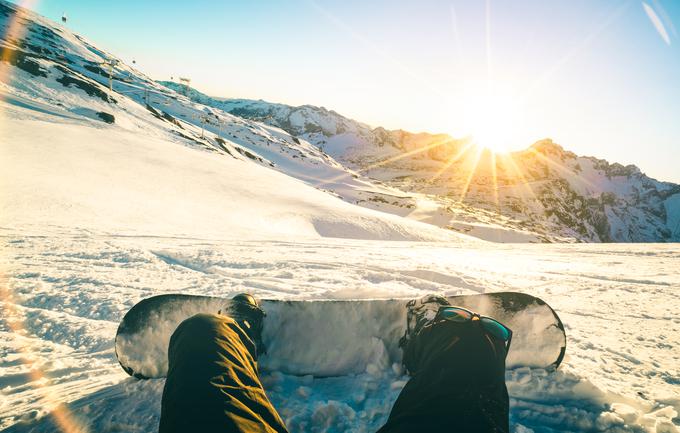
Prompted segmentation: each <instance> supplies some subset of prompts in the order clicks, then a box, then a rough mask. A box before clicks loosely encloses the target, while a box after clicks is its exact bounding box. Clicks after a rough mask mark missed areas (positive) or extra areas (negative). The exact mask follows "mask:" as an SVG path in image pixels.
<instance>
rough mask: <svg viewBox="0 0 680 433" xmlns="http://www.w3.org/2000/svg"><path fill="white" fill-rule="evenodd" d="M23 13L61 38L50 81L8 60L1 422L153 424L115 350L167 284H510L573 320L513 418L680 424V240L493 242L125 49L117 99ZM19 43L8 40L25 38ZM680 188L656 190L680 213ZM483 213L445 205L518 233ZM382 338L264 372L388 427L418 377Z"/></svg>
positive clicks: (285, 388)
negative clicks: (146, 68)
mask: <svg viewBox="0 0 680 433" xmlns="http://www.w3.org/2000/svg"><path fill="white" fill-rule="evenodd" d="M0 6H1V7H2V8H5V9H8V8H9V9H12V8H13V7H14V6H12V5H11V4H8V3H5V2H3V1H0ZM10 15H11V14H10ZM4 17H5V15H3V16H2V17H0V24H1V25H2V26H3V27H2V28H1V29H0V35H3V37H4V34H5V32H4V31H3V30H5V29H6V28H7V20H6V19H5V18H4ZM24 18H25V20H26V22H27V23H30V25H31V26H32V27H34V26H35V25H37V24H39V25H41V26H43V27H44V28H43V30H44V29H47V30H49V31H51V32H52V33H53V35H52V36H49V39H50V40H49V41H47V40H46V39H41V37H42V36H40V35H41V34H44V33H45V32H44V31H43V32H39V31H31V32H28V33H29V34H30V36H31V38H32V39H31V42H32V43H34V44H38V45H39V46H41V47H42V48H48V53H47V54H45V58H44V59H40V62H39V63H40V66H41V67H42V68H43V69H44V71H45V75H47V76H46V77H43V76H33V75H31V74H29V73H28V72H26V71H24V70H20V69H18V68H17V67H15V66H11V65H10V64H8V63H7V62H5V61H2V62H0V78H2V80H0V116H1V117H0V128H1V129H2V131H1V132H0V173H2V175H0V193H1V194H2V196H1V200H0V239H1V240H0V245H1V247H0V248H1V250H0V251H1V253H0V310H1V311H2V314H1V315H0V396H1V398H0V429H3V431H7V432H27V431H36V432H51V431H55V430H64V431H92V432H95V431H96V432H106V431H129V432H133V431H140V432H148V431H155V430H156V429H157V425H158V417H159V410H160V396H161V392H162V388H163V381H162V380H152V381H138V380H135V379H132V378H130V377H128V376H127V375H126V374H125V373H124V372H123V371H122V369H121V368H120V366H119V365H118V363H117V361H116V358H115V355H114V347H113V344H114V342H113V338H114V335H115V332H116V329H117V326H118V323H119V321H120V319H121V318H122V317H123V315H124V314H125V312H126V311H127V310H128V309H129V308H130V307H132V306H133V305H134V304H135V303H136V302H138V301H139V300H141V299H143V298H146V297H149V296H152V295H155V294H161V293H178V292H179V293H192V294H204V295H215V296H229V295H232V294H235V293H238V292H244V291H248V292H252V293H254V294H256V295H258V296H260V297H262V298H279V299H362V298H409V297H414V296H421V295H423V294H426V293H433V292H434V293H441V294H444V295H453V294H457V293H475V292H484V291H500V290H514V291H524V292H527V293H531V294H533V295H536V296H539V297H541V298H543V299H545V300H546V301H547V302H549V303H550V304H551V305H552V306H553V307H554V308H555V309H556V310H557V312H558V313H559V314H560V316H561V317H562V320H563V322H564V324H565V326H566V329H567V335H568V348H567V357H566V358H565V362H564V364H563V366H562V367H561V368H560V369H559V370H558V371H556V372H552V373H549V372H546V371H545V370H542V369H532V368H514V369H509V370H508V372H507V375H506V378H507V382H508V388H509V391H510V395H511V422H512V426H513V430H514V431H515V432H522V433H524V432H531V431H533V432H537V433H538V432H554V431H612V432H617V431H621V432H624V431H625V432H650V433H651V432H656V433H661V432H677V431H680V427H679V426H680V418H679V417H678V412H680V397H678V396H679V395H680V351H678V349H677V347H678V343H680V341H679V340H680V318H679V316H678V311H680V298H678V296H677V288H678V286H679V285H680V276H679V275H678V272H677V269H680V252H679V251H678V248H677V244H668V245H655V244H635V245H632V244H620V245H607V244H602V245H585V244H579V245H560V244H555V245H518V244H495V243H489V242H483V241H480V240H476V239H473V238H471V237H468V236H464V235H460V234H456V233H453V232H452V231H450V230H443V229H440V228H438V227H435V226H433V225H429V224H425V223H422V222H418V221H413V220H409V219H407V218H403V217H402V216H400V215H404V216H408V214H409V213H413V216H414V218H416V219H419V220H427V219H428V218H431V219H433V220H435V219H437V218H443V217H442V216H441V215H438V214H437V213H436V212H438V211H436V210H433V209H437V207H436V206H433V207H432V208H431V209H430V210H431V212H429V211H428V209H426V206H424V207H420V208H419V209H414V210H412V211H411V208H410V207H408V206H401V205H403V204H409V203H411V201H412V202H416V203H417V202H418V201H419V200H424V198H423V197H421V196H418V195H417V194H407V195H405V196H403V197H402V199H403V201H401V202H400V203H398V204H397V205H393V204H392V203H393V201H394V200H396V199H395V197H400V194H401V192H400V191H399V190H396V189H394V188H390V187H386V186H384V185H380V184H379V183H376V182H372V181H370V179H367V178H365V177H361V176H358V175H356V173H354V172H352V171H351V170H348V169H347V168H345V167H343V166H342V165H341V164H339V163H338V162H337V161H336V160H334V159H333V158H332V157H330V156H328V155H326V154H324V153H323V152H321V151H320V150H318V149H316V148H315V147H314V146H312V145H311V144H310V143H309V142H307V141H305V140H301V139H297V138H296V137H292V136H290V135H289V134H287V133H284V132H283V131H281V130H280V129H277V128H275V127H271V126H266V125H263V124H260V123H258V122H253V121H247V120H244V119H240V118H237V117H235V116H231V115H229V114H227V113H224V112H220V111H219V110H216V109H215V110H214V111H211V110H212V109H211V108H210V107H206V106H204V105H201V104H199V103H194V102H191V101H189V100H188V99H187V98H186V97H184V96H181V95H178V94H177V93H175V92H173V91H171V90H169V89H166V88H165V87H163V86H161V85H159V84H157V83H154V82H153V81H151V80H150V79H148V77H145V76H144V75H143V74H141V73H139V71H136V70H134V69H133V68H130V67H128V66H126V65H125V64H124V63H121V64H120V65H119V66H118V67H117V69H116V74H117V78H116V79H115V80H114V95H113V97H114V98H115V99H116V100H117V103H115V104H114V103H111V102H108V101H106V100H104V99H102V98H99V97H93V96H89V95H88V94H87V93H86V92H85V91H84V90H83V89H81V88H78V87H77V86H73V85H71V86H68V87H65V86H63V85H61V84H57V81H56V80H57V79H60V78H62V77H63V76H68V77H71V78H78V79H81V80H84V82H86V83H87V84H88V85H89V86H91V88H92V89H95V90H99V91H104V92H106V91H107V90H106V87H107V83H106V82H107V81H108V80H107V79H106V78H104V77H102V76H100V75H98V74H97V73H93V72H88V70H87V68H86V67H85V65H86V63H84V62H85V61H88V62H95V63H96V62H101V61H104V60H106V59H109V58H114V57H113V56H111V55H109V54H107V53H105V52H102V51H101V50H98V49H96V48H95V47H94V46H93V45H92V44H90V43H88V42H86V41H85V40H84V39H82V38H80V37H77V36H75V35H74V34H72V33H71V32H70V31H68V30H66V29H64V28H63V27H62V26H60V25H58V24H55V23H52V22H50V21H48V20H46V19H44V18H41V17H38V16H36V15H34V14H29V13H27V14H25V16H24ZM33 30H35V29H33ZM47 34H51V33H49V32H47ZM36 35H38V36H36ZM13 36H16V35H13ZM16 39H17V40H18V39H19V38H16ZM8 40H9V39H8V38H4V39H3V40H2V44H3V46H9V47H12V49H15V48H17V47H16V46H15V45H14V42H17V41H16V40H13V42H12V41H9V42H8ZM61 57H63V58H64V59H66V60H61ZM50 59H51V60H50ZM59 65H68V66H69V68H71V69H69V70H68V71H67V72H63V71H62V70H61V69H59V68H58V66H59ZM67 74H68V75H67ZM7 77H9V78H7ZM102 89H103V90H102ZM140 89H150V90H152V91H153V96H152V99H153V101H152V102H151V105H152V107H153V110H155V111H156V113H159V111H158V110H161V109H162V110H163V111H165V112H166V114H168V115H169V116H171V118H174V121H173V120H169V119H167V118H165V120H163V116H160V117H159V116H156V115H155V114H154V113H152V112H151V110H149V109H147V108H145V105H144V96H143V92H140ZM134 92H136V93H134ZM154 98H155V99H154ZM284 108H285V107H284ZM97 112H105V113H107V114H112V115H114V116H115V123H114V124H112V125H109V124H106V123H104V122H102V121H101V120H99V119H97V118H96V115H95V113H97ZM205 113H209V114H211V115H213V116H216V117H215V118H216V119H219V120H220V122H221V123H220V124H219V125H205V129H206V130H207V132H205V134H204V135H205V137H204V138H201V135H202V134H201V125H200V121H199V120H197V119H198V116H199V115H203V114H205ZM329 113H331V112H329ZM329 116H330V115H329ZM328 118H330V117H328ZM319 121H320V122H321V121H323V122H326V121H327V119H326V120H324V119H320V120H319ZM329 122H330V120H329ZM328 126H329V127H331V126H333V124H332V123H329V124H328ZM350 126H351V125H350ZM218 135H219V137H221V138H222V141H223V144H220V143H219V141H218V140H217V138H219V137H218ZM295 139H297V141H296V140H295ZM331 147H333V148H334V149H335V148H336V147H337V148H339V144H338V143H332V145H331ZM272 165H273V166H272ZM355 176H356V177H355ZM594 180H597V179H594ZM611 188H618V186H616V185H611ZM326 190H331V192H330V193H329V192H328V191H326ZM338 196H340V197H338ZM375 197H382V198H383V199H385V198H384V197H389V206H393V208H394V209H392V210H393V211H395V213H398V214H399V215H396V214H387V213H383V212H378V211H376V210H374V209H368V208H365V207H360V206H356V205H355V204H354V203H357V202H358V201H360V200H363V201H366V202H369V207H370V203H374V202H372V201H371V199H372V198H375ZM677 197H678V196H677V195H675V196H671V197H669V199H668V200H667V201H666V202H665V203H664V205H665V206H666V209H667V211H668V212H669V214H670V213H672V214H673V215H675V216H677V215H678V209H680V207H679V206H678V202H677V200H678V199H677ZM341 198H342V199H344V201H343V200H342V199H341ZM402 199H400V200H402ZM385 200H386V199H385ZM363 204H366V203H363ZM382 208H383V209H388V208H389V207H388V206H386V207H382ZM454 211H456V212H457V210H454ZM464 211H465V210H461V213H464ZM428 212H429V213H428ZM482 216H483V218H481V219H475V218H476V217H475V218H473V219H471V220H466V219H465V218H464V217H460V216H459V215H457V214H456V215H453V216H451V215H449V220H451V221H453V222H455V221H456V220H457V219H459V217H460V219H461V224H462V223H471V225H472V223H474V224H478V223H479V222H480V221H482V222H484V223H489V224H488V225H487V226H486V227H485V226H484V225H475V226H474V227H473V231H474V234H475V235H477V236H480V237H484V236H487V237H488V238H491V237H493V236H494V233H500V234H501V235H503V236H505V235H504V234H503V233H502V232H501V230H499V229H498V228H497V227H496V226H494V225H492V224H490V223H492V222H493V218H495V216H493V215H491V213H489V214H483V215H482ZM675 216H673V218H675V219H673V221H674V222H677V218H676V217H675ZM492 217H493V218H492ZM452 218H453V219H452ZM437 221H439V220H437ZM447 221H448V220H447ZM461 229H463V230H465V229H466V228H465V227H463V226H462V225H461ZM487 229H488V230H492V231H488V230H487ZM507 236H508V237H509V238H510V239H514V238H512V237H511V235H507ZM513 236H514V235H513ZM522 236H524V235H523V234H522ZM526 236H527V238H528V237H529V236H530V234H527V235H526ZM675 236H677V230H676V234H675ZM345 337H347V336H345ZM349 340H351V338H350V339H349ZM374 343H375V345H374V346H371V347H362V348H360V349H365V350H358V351H357V352H356V353H363V354H364V355H366V354H375V355H376V356H375V357H374V358H373V359H372V360H371V362H367V363H366V367H365V368H364V369H363V370H362V371H353V372H351V374H347V375H343V376H339V377H333V378H325V379H319V378H313V377H311V376H304V377H300V376H292V375H289V374H286V373H284V372H283V371H276V370H283V367H271V368H270V370H274V371H268V372H266V373H265V376H264V377H263V382H264V384H265V386H266V388H267V390H268V392H269V395H270V396H271V399H272V401H273V402H274V404H275V405H276V407H277V408H278V409H279V410H280V413H281V414H282V416H283V418H284V419H285V420H286V422H287V424H288V426H289V427H290V429H291V431H309V432H315V431H319V432H323V431H326V432H362V431H375V430H376V429H377V428H378V427H379V426H380V425H381V424H382V423H383V422H384V421H385V419H386V417H387V415H388V413H389V410H390V408H391V405H392V403H393V401H394V400H395V399H396V396H397V395H398V393H399V391H400V389H401V388H402V387H403V385H404V383H405V381H406V380H407V378H406V377H405V376H404V375H403V371H402V370H401V368H400V366H399V365H398V362H394V361H395V360H394V359H393V358H392V357H385V356H382V355H381V354H384V352H381V347H382V346H381V342H379V341H375V342H374ZM291 344H293V345H294V346H291V348H290V349H291V350H293V349H296V350H298V351H299V352H301V353H303V354H304V356H305V359H307V360H308V361H310V360H313V359H314V358H315V357H321V355H322V354H319V353H315V348H314V347H308V346H307V345H305V341H304V339H300V340H299V341H297V342H295V341H293V342H291ZM367 359H368V358H367ZM354 360H355V359H351V358H350V359H345V360H344V362H345V363H346V365H351V362H352V361H354ZM310 362H311V361H310Z"/></svg>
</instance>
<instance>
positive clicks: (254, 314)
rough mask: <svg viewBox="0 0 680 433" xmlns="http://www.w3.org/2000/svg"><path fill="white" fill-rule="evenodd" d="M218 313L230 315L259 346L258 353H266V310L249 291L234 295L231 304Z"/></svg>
mask: <svg viewBox="0 0 680 433" xmlns="http://www.w3.org/2000/svg"><path fill="white" fill-rule="evenodd" d="M217 314H222V315H225V316H229V317H231V318H232V319H234V320H235V321H236V323H238V324H239V326H240V327H241V329H243V331H244V332H245V333H246V334H247V335H248V337H250V339H251V340H253V343H255V346H257V354H258V355H262V354H264V353H266V351H267V350H266V347H265V346H264V343H263V342H262V327H263V325H264V317H265V316H266V314H265V312H264V310H262V308H260V305H259V304H258V302H257V299H255V297H254V296H253V295H251V294H249V293H240V294H238V295H236V296H234V297H233V298H232V299H231V300H230V302H229V304H228V305H227V306H226V307H225V308H224V309H222V310H220V311H218V312H217Z"/></svg>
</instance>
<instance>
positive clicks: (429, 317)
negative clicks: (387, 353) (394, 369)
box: [399, 295, 451, 370]
mask: <svg viewBox="0 0 680 433" xmlns="http://www.w3.org/2000/svg"><path fill="white" fill-rule="evenodd" d="M447 305H451V303H450V302H449V300H448V299H446V298H445V297H443V296H439V295H425V296H423V297H422V298H420V299H413V300H410V301H409V302H408V303H407V304H406V332H405V333H404V336H403V337H401V339H400V340H399V347H400V348H401V350H402V353H403V354H405V353H406V349H407V347H408V345H409V343H410V342H411V341H413V340H414V339H415V337H416V336H417V335H418V334H419V333H420V331H421V330H422V329H423V328H424V327H425V326H427V325H429V324H431V323H432V321H433V320H434V318H435V316H436V315H437V312H438V311H439V308H440V307H442V306H447ZM403 361H404V365H405V366H406V369H407V370H409V368H408V367H409V366H408V365H406V357H404V358H403Z"/></svg>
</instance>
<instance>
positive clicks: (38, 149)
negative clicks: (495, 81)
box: [0, 3, 463, 241]
mask: <svg viewBox="0 0 680 433" xmlns="http://www.w3.org/2000/svg"><path fill="white" fill-rule="evenodd" d="M0 6H2V8H3V9H2V11H3V13H4V14H10V16H12V7H11V6H9V5H6V4H4V3H3V4H0ZM16 19H17V20H19V22H21V23H22V28H23V29H24V32H23V36H24V39H17V38H15V37H13V36H12V35H8V36H7V37H5V39H4V42H3V48H2V49H3V52H4V53H5V55H4V57H3V58H6V59H9V61H6V62H1V63H0V68H1V69H0V73H2V76H3V77H7V79H5V80H3V82H2V87H1V89H0V91H2V102H0V103H1V104H3V110H2V111H3V114H4V116H5V118H6V123H7V125H6V127H7V128H11V131H12V134H10V135H9V136H4V137H3V140H2V145H3V156H4V157H3V161H2V164H3V171H4V175H5V176H6V179H12V184H11V188H9V189H8V190H7V193H6V196H5V197H4V199H3V201H2V204H1V206H2V217H1V218H2V223H3V225H4V226H7V227H29V226H32V225H41V224H45V223H49V224H51V225H56V226H65V227H66V226H67V227H78V228H80V229H94V228H96V229H100V230H101V229H103V230H108V231H118V232H120V231H130V232H136V233H140V232H144V233H149V234H165V235H168V234H172V233H175V234H182V235H192V236H207V235H213V236H218V237H225V238H233V237H240V236H242V235H246V234H247V235H250V236H256V237H268V238H272V237H277V238H279V237H282V236H285V237H313V236H331V237H333V236H336V237H353V238H362V239H391V240H423V239H426V240H447V241H452V240H456V239H458V240H460V239H463V237H461V236H458V235H455V234H453V233H449V232H446V231H444V230H440V229H437V228H435V227H432V226H429V225H426V224H421V223H415V222H412V221H408V220H404V219H401V218H399V217H396V216H394V215H390V214H381V213H378V212H374V211H370V210H367V209H363V208H360V207H357V206H352V205H350V204H348V203H346V202H343V201H341V200H339V199H338V198H337V197H334V196H332V195H330V194H327V193H325V192H322V191H320V190H319V189H315V188H312V187H310V186H309V185H307V184H305V183H303V182H300V181H296V180H294V179H291V178H290V177H288V176H286V175H283V174H281V173H279V172H277V171H275V170H272V169H271V168H272V166H273V165H274V166H276V165H277V164H280V165H281V166H283V167H285V169H286V171H288V172H293V173H299V174H300V176H302V174H304V175H306V176H309V177H321V178H326V177H333V176H336V175H337V174H338V173H343V174H347V171H346V170H344V169H343V168H342V167H341V166H340V165H339V164H337V163H336V162H334V161H333V160H332V159H331V158H329V157H327V156H324V155H323V154H321V153H320V152H319V151H318V150H316V149H315V148H313V147H312V146H310V145H309V144H308V143H299V142H297V143H296V142H295V141H294V140H293V139H292V138H291V137H290V136H289V135H288V134H287V133H285V132H283V131H280V130H275V129H273V128H269V127H266V126H264V125H261V124H256V123H253V122H248V121H244V120H242V119H238V118H234V117H233V116H230V115H228V114H224V113H222V115H221V116H220V115H218V117H217V118H218V119H219V120H222V121H223V122H222V123H223V124H222V125H220V127H223V128H224V130H225V131H224V138H220V137H219V136H218V135H215V134H211V133H205V132H202V131H200V127H198V126H196V125H195V124H192V123H191V122H189V121H187V122H184V121H182V120H179V119H181V118H183V117H186V118H189V119H193V122H195V123H197V124H198V125H200V124H201V122H202V119H201V118H199V114H201V115H207V114H212V112H211V111H210V109H209V108H208V107H204V106H200V105H197V104H194V103H191V102H189V101H188V100H186V99H184V100H183V99H182V98H181V97H180V96H179V95H177V94H174V92H170V91H168V90H167V89H166V90H163V89H159V87H160V86H158V85H157V84H155V83H153V82H151V81H149V80H148V79H147V78H146V77H144V76H143V75H141V74H139V73H137V72H136V71H134V70H132V69H131V68H129V67H127V66H125V65H123V64H122V63H118V65H117V66H116V69H115V72H114V74H115V76H116V79H115V80H114V84H113V90H114V91H113V92H109V91H108V89H107V88H106V87H105V86H104V85H103V84H106V82H107V80H106V79H104V77H103V76H102V75H101V71H100V70H98V69H96V68H99V67H100V66H99V62H102V61H104V60H107V59H112V58H113V56H111V55H108V54H106V53H103V52H101V51H99V50H97V49H95V48H93V46H92V45H91V44H89V43H87V42H85V41H84V40H83V39H82V38H80V37H78V36H75V35H73V34H71V33H70V32H68V31H67V30H65V29H63V28H60V27H59V26H54V25H52V24H50V23H49V22H47V21H45V20H43V19H41V18H39V17H37V16H34V15H31V14H28V15H27V16H26V17H21V16H18V17H17V18H16ZM8 23H9V22H8V21H7V20H5V31H3V32H0V34H4V33H6V32H7V29H8V28H9V26H8ZM7 53H9V54H7ZM139 88H143V89H145V90H144V91H142V92H140V91H139ZM161 90H162V91H164V92H166V93H160V91H161ZM168 92H170V93H169V94H168ZM149 94H151V95H152V96H149ZM166 95H169V96H166ZM163 98H164V99H163ZM155 99H162V101H163V103H161V104H157V105H158V107H154V105H153V104H154V103H156V101H155ZM147 102H148V105H147V104H146V103H147ZM175 116H177V117H175ZM194 117H196V118H197V119H195V118H194ZM213 118H215V117H214V116H213ZM105 120H109V121H108V122H107V121H105ZM215 127H217V126H215ZM206 129H210V126H206ZM254 141H258V142H259V145H258V146H257V150H258V151H259V154H255V153H254V152H251V151H250V150H249V149H248V148H247V147H246V146H245V144H251V145H252V143H248V142H254ZM295 146H297V147H295ZM251 147H254V146H251ZM270 148H273V149H275V150H269V149H270ZM303 151H304V152H303ZM305 152H306V153H305ZM298 158H299V159H300V160H302V159H303V158H304V159H305V161H304V162H300V163H298V162H296V159H298ZM308 161H309V162H308ZM348 177H349V178H350V179H351V176H348ZM343 185H344V186H346V187H347V189H351V188H353V187H358V186H359V185H360V184H359V183H358V182H357V183H355V184H351V185H350V184H348V183H344V184H343ZM360 186H361V187H362V188H371V185H370V184H361V185H360ZM102 191H106V193H104V194H102ZM28 196H31V197H32V199H31V200H27V199H26V197H28Z"/></svg>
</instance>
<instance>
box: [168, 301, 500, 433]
mask: <svg viewBox="0 0 680 433" xmlns="http://www.w3.org/2000/svg"><path fill="white" fill-rule="evenodd" d="M255 354H256V350H255V345H254V344H253V342H252V341H251V340H250V338H248V336H247V335H246V334H245V332H243V330H242V329H241V328H240V327H239V325H238V324H237V323H236V322H235V321H234V320H232V319H230V318H228V317H225V316H219V315H209V314H199V315H196V316H194V317H191V318H189V319H187V320H185V321H184V322H182V323H181V324H180V326H179V327H178V328H177V330H176V331H175V333H174V334H173V335H172V338H171V339H170V347H169V351H168V361H169V369H168V377H167V380H166V382H165V388H164V389H163V399H162V403H161V420H160V427H159V432H160V433H175V432H204V433H256V432H257V433H287V429H286V427H285V425H284V423H283V421H282V419H281V417H280V416H279V414H278V413H277V411H276V409H274V407H273V406H272V404H271V402H270V401H269V399H268V398H267V395H266V394H265V390H264V387H263V386H262V383H261V382H260V379H259V376H258V369H257V360H256V355H255ZM404 356H405V358H404V360H405V363H406V365H407V367H408V369H409V372H410V373H411V376H412V377H411V379H410V380H409V381H408V383H407V384H406V386H405V387H404V389H403V390H402V392H401V394H400V395H399V397H398V398H397V401H396V402H395V404H394V406H393V408H392V411H391V413H390V416H389V419H388V420H387V423H386V424H385V425H384V426H383V427H382V428H381V429H380V430H379V433H419V432H423V433H426V432H438V433H439V432H451V433H453V432H456V433H459V432H471V433H477V432H479V433H487V432H488V433H491V432H494V433H495V432H501V433H505V432H508V430H509V428H508V418H509V412H508V406H509V403H508V393H507V389H506V386H505V361H504V359H505V348H504V345H503V344H502V343H501V342H497V341H493V339H492V338H490V337H488V336H487V335H486V334H485V333H483V332H482V331H481V328H480V327H479V326H478V325H477V324H474V323H469V324H459V323H451V322H444V323H441V324H437V325H435V326H433V327H430V328H425V329H424V330H423V331H422V332H421V333H420V334H419V335H418V336H417V337H416V339H415V340H414V341H413V342H411V343H410V344H409V347H408V348H407V351H406V353H405V355H404Z"/></svg>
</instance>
